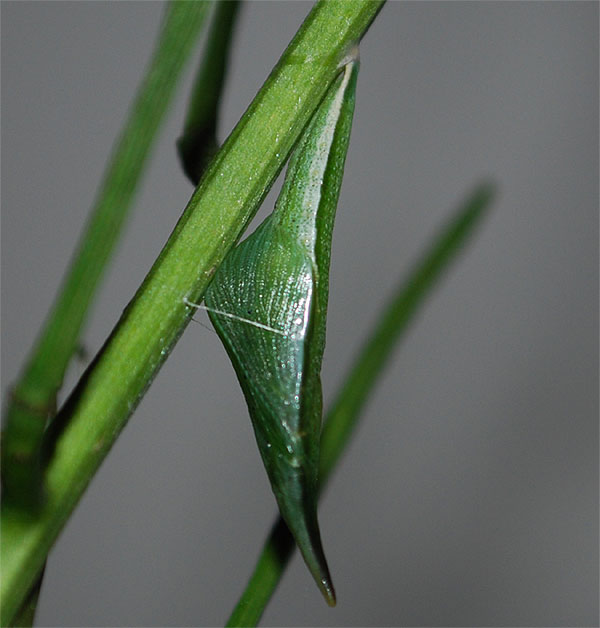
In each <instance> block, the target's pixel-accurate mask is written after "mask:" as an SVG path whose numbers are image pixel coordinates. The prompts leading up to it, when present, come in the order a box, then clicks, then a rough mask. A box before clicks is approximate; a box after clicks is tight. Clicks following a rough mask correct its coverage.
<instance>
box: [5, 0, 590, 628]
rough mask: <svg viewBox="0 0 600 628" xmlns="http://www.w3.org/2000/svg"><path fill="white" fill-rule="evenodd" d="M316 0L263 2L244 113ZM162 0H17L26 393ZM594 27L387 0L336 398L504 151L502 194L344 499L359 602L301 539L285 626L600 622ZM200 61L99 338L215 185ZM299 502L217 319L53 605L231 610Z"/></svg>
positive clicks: (338, 519) (343, 306)
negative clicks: (288, 499)
mask: <svg viewBox="0 0 600 628" xmlns="http://www.w3.org/2000/svg"><path fill="white" fill-rule="evenodd" d="M308 9H309V5H307V4H305V3H300V2H293V3H292V2H286V3H284V2H252V3H251V4H250V5H249V6H247V7H246V8H245V10H244V12H243V14H242V15H241V19H240V23H239V29H238V32H237V38H236V40H235V46H236V47H235V50H234V54H233V58H232V67H231V74H230V77H229V82H228V87H227V92H226V101H225V103H224V113H223V117H222V124H221V133H222V137H224V136H225V135H226V134H227V133H228V132H229V131H230V129H231V128H232V126H233V125H234V124H235V122H236V120H237V119H238V118H239V116H240V115H241V113H242V112H243V110H244V109H245V107H246V106H247V104H248V102H249V101H250V100H251V98H252V97H253V96H254V94H255V93H256V91H257V89H258V88H259V86H260V85H261V83H262V81H263V80H264V78H265V77H266V75H267V73H268V72H269V70H270V69H271V67H272V65H273V63H274V61H275V60H276V58H277V57H278V55H279V54H280V53H281V51H282V50H283V48H284V46H285V44H286V43H287V42H288V41H289V39H290V38H291V36H292V35H293V33H294V32H295V30H296V29H297V27H298V25H299V24H300V22H301V20H302V19H303V18H304V16H305V15H306V13H307V11H308ZM162 10H163V7H162V5H161V4H160V3H142V2H136V3H109V2H102V3H62V2H60V3H30V2H19V3H9V2H3V3H2V157H3V161H2V340H3V344H2V387H3V391H6V388H7V386H8V385H9V383H10V382H11V381H13V380H14V378H15V377H16V374H17V371H18V367H19V365H20V363H21V362H22V360H23V357H24V355H25V354H26V352H27V350H28V349H29V347H30V344H31V342H32V338H33V330H36V329H37V328H38V327H39V325H40V323H41V321H42V319H43V317H44V314H45V312H46V311H47V309H48V307H49V304H50V302H51V300H52V297H53V295H54V294H55V290H56V286H57V284H58V282H59V280H60V277H61V275H62V273H63V270H64V267H65V264H66V262H67V259H68V258H69V256H70V253H71V251H72V248H73V243H74V239H75V238H76V236H77V234H78V233H79V232H80V229H81V226H82V224H83V222H84V219H85V216H86V211H87V209H88V208H89V206H90V205H91V203H92V201H93V197H94V191H95V187H96V185H97V183H98V181H99V178H100V176H101V173H102V169H103V164H104V162H105V160H106V158H107V156H108V154H109V151H110V148H111V144H112V141H113V139H114V137H115V135H116V133H117V132H118V129H119V128H120V124H121V121H122V120H123V118H124V116H125V113H126V111H127V107H128V103H129V102H130V100H131V96H132V91H133V88H134V86H136V85H137V82H138V78H139V76H140V73H141V72H142V70H143V68H144V66H145V63H146V60H147V58H148V56H149V53H150V51H151V49H152V46H153V42H154V38H155V34H156V31H157V27H158V24H159V22H160V18H161V14H162ZM597 24H598V5H597V4H596V3H576V2H569V3H559V2H535V3H534V2H531V3H520V2H519V3H487V2H486V3H483V2H481V3H480V2H470V3H429V2H428V3H425V2H423V3H421V2H418V3H397V2H390V3H388V5H387V6H386V7H385V8H384V9H383V11H382V13H381V14H380V16H379V17H378V18H377V20H376V22H375V23H374V24H373V26H372V28H371V30H370V31H369V33H368V34H367V36H366V37H365V39H364V41H363V44H362V49H361V54H362V68H361V75H360V77H359V87H358V89H359V93H358V99H357V110H356V118H355V124H354V131H353V138H352V144H351V152H350V155H349V157H348V163H347V170H346V177H345V183H344V188H343V192H342V198H341V202H340V207H339V212H338V220H337V228H336V233H335V238H334V256H333V268H332V276H331V306H330V319H329V332H328V347H327V352H326V358H325V365H324V373H323V379H324V383H325V384H324V385H325V395H326V399H328V400H329V399H331V398H332V396H333V394H334V392H335V390H336V389H337V387H338V384H339V383H340V382H341V381H342V379H343V377H344V373H345V372H346V369H347V367H348V365H349V363H350V361H351V359H352V357H353V355H354V354H355V353H356V351H357V348H358V347H359V345H360V342H361V340H362V339H363V338H364V337H365V334H366V333H367V330H368V329H369V327H370V326H371V324H372V323H373V321H374V320H375V319H376V316H377V312H378V310H379V309H380V307H381V306H382V305H383V303H384V302H385V301H386V298H387V297H388V296H389V295H390V294H391V291H392V289H393V286H394V285H395V284H396V283H397V282H398V281H399V279H400V278H401V277H402V276H404V274H405V273H406V272H407V269H408V268H409V266H410V264H411V263H413V262H414V261H415V259H416V258H417V257H418V255H419V252H420V251H421V250H422V248H423V246H424V245H425V243H426V242H427V241H428V240H429V239H430V238H431V237H432V235H433V234H434V233H435V232H436V231H437V229H438V227H439V226H440V225H441V224H443V221H444V220H445V219H446V218H447V216H448V215H449V212H450V211H451V210H452V209H453V208H454V207H455V206H456V205H457V203H458V202H459V201H460V199H462V198H463V197H464V195H465V194H466V193H467V191H468V190H469V188H470V187H471V185H472V184H473V183H475V182H476V181H478V180H479V179H480V178H481V177H482V176H487V175H491V176H493V177H494V178H495V179H496V181H497V182H498V183H499V184H500V186H501V195H500V197H499V200H498V202H497V203H496V205H495V207H494V210H493V212H492V213H491V214H490V215H489V216H488V218H487V220H486V222H485V224H484V225H483V227H482V228H481V229H480V231H479V232H478V233H477V237H476V238H475V239H474V240H473V241H472V242H471V243H470V245H469V247H468V248H467V250H465V251H464V253H463V254H462V256H461V258H460V261H459V262H458V263H457V264H456V265H455V266H454V268H453V269H452V272H451V273H450V274H449V275H448V276H447V277H446V278H445V280H444V281H443V283H442V285H441V286H440V288H439V289H438V290H437V291H436V293H435V294H434V296H433V297H432V298H431V299H430V300H429V302H428V304H427V307H426V308H425V309H424V310H423V311H422V312H421V313H420V315H419V317H418V320H417V321H416V322H415V324H414V325H413V326H412V329H411V331H410V334H408V336H407V337H406V339H405V340H404V342H403V343H402V345H401V348H400V350H399V351H398V352H397V353H396V355H395V358H394V360H393V362H392V363H391V365H390V367H389V368H388V369H387V371H386V372H385V375H384V377H383V378H382V380H381V382H380V384H379V386H378V387H377V390H376V393H375V394H374V396H373V397H372V399H371V401H370V403H369V404H368V407H367V409H366V412H365V415H364V422H363V423H362V425H361V427H360V429H359V431H358V434H357V437H356V439H355V440H354V441H353V443H352V445H351V447H350V448H349V451H348V452H347V455H346V456H345V458H344V460H343V462H342V464H341V465H340V467H339V469H338V471H337V473H336V475H335V477H334V478H333V481H332V483H331V485H330V487H329V490H328V491H327V494H326V495H325V498H324V500H323V501H322V505H321V509H320V520H321V527H322V533H323V538H324V544H325V548H326V552H327V556H328V559H329V563H330V567H331V570H332V573H333V577H334V582H335V584H336V587H337V591H338V596H339V603H338V607H337V608H336V609H335V610H331V609H328V608H327V607H326V606H325V604H324V603H323V601H322V599H321V598H320V594H319V593H318V591H317V589H316V587H315V586H314V584H313V583H312V581H311V579H310V577H309V576H308V573H307V571H306V569H305V567H304V565H303V564H302V563H301V561H300V559H299V558H298V556H296V557H295V558H294V560H293V563H292V564H291V566H290V568H289V569H288V571H287V573H286V575H285V577H284V579H283V582H282V583H281V586H280V587H279V589H278V591H277V593H276V596H275V598H274V600H273V602H272V603H271V605H270V606H269V608H268V610H267V612H266V613H265V615H264V618H263V619H264V621H263V624H264V625H468V626H475V625H593V624H596V622H597V621H598V598H597V587H598V568H597V559H598V534H597V533H598V526H597V524H598V494H597V489H598V466H597V461H598V423H597V420H598V353H597V351H598V281H597V280H598V276H597V273H598V266H597V262H598V117H597V107H598V27H597ZM192 66H193V64H190V66H189V71H188V73H187V74H186V79H185V86H183V85H182V88H181V89H180V91H179V92H178V99H177V103H176V105H175V107H174V108H173V110H172V112H171V115H170V117H169V119H168V123H167V125H166V127H165V128H164V130H163V132H162V133H161V135H160V141H159V145H158V147H157V150H156V151H155V152H154V155H153V159H152V162H151V166H150V168H149V172H148V176H147V177H146V178H145V179H144V184H143V187H142V190H141V193H140V195H139V197H138V201H137V206H136V210H135V215H134V217H133V219H132V220H131V222H130V223H129V225H128V229H127V232H126V235H125V237H124V239H123V241H122V242H121V244H120V246H119V250H118V254H117V256H116V259H115V260H114V263H113V264H112V266H111V269H110V271H109V273H108V274H107V277H106V281H105V282H104V284H103V288H102V290H101V293H100V295H99V299H98V302H97V306H96V308H95V310H94V314H93V316H92V317H91V320H90V322H89V325H88V327H87V329H86V331H85V343H86V346H87V347H88V348H89V350H90V352H91V353H92V354H93V352H95V351H96V350H97V349H98V347H99V346H100V344H101V343H102V341H103V339H104V338H105V337H106V335H107V334H108V333H109V331H110V330H111V328H112V327H113V325H114V323H115V322H116V320H117V318H118V316H119V313H120V312H121V310H122V309H123V307H124V306H125V305H126V303H127V301H128V299H129V298H130V296H131V295H132V293H133V291H134V290H135V289H136V287H137V286H138V285H139V283H140V281H141V280H142V278H143V277H144V275H145V273H146V272H147V270H148V268H149V267H150V265H151V263H152V261H153V259H154V258H155V256H156V255H157V254H158V252H159V251H160V249H161V247H162V245H163V244H164V242H165V240H166V238H167V237H168V235H169V233H170V231H171V229H172V227H173V225H174V223H175V221H176V220H177V218H178V216H179V215H180V212H181V210H182V208H183V207H184V206H185V204H186V201H187V200H188V198H189V196H190V194H191V192H192V187H191V185H190V184H189V183H188V182H187V181H186V179H185V178H184V177H183V175H182V174H181V172H180V169H179V165H178V162H177V159H176V155H175V150H174V140H175V138H176V137H177V136H178V134H179V131H180V128H181V123H182V118H183V115H184V111H185V102H186V93H187V90H188V89H189V86H190V81H191V78H192V74H193V67H192ZM274 198H275V196H274V194H273V193H272V194H271V195H270V196H269V198H268V199H267V202H266V204H265V207H264V208H263V210H262V213H261V215H264V213H265V212H266V211H270V208H271V207H272V204H273V201H274ZM83 367H84V365H83V364H78V365H76V366H75V367H74V368H73V370H72V372H71V373H70V376H69V385H72V384H73V382H75V381H76V379H77V377H78V376H79V374H80V373H81V372H82V370H83ZM232 459H234V460H236V461H237V462H236V463H235V464H231V460H232ZM274 513H275V505H274V500H273V497H272V495H271V493H270V488H269V486H268V482H267V479H266V476H265V473H264V471H263V469H262V466H261V462H260V459H259V456H258V453H257V450H256V448H255V445H254V442H253V435H252V432H251V427H250V423H249V421H248V418H247V411H246V408H245V405H244V401H243V398H242V395H241V393H240V392H239V389H238V386H237V384H236V381H235V377H234V373H233V370H232V368H231V366H230V364H229V363H228V360H227V357H226V356H225V354H224V352H223V350H222V348H221V346H220V343H219V340H218V338H217V337H216V335H215V334H214V333H213V332H211V331H209V330H207V329H205V328H203V327H201V326H199V325H194V324H192V325H190V327H189V328H188V330H187V331H186V333H185V334H184V336H183V338H182V339H181V341H180V343H179V344H178V346H177V348H176V350H175V351H174V352H173V354H172V355H171V357H170V359H169V360H168V362H167V364H166V365H165V367H164V368H163V369H162V371H161V373H160V374H159V376H158V377H157V379H156V381H155V382H154V385H153V386H152V388H151V390H150V391H149V393H148V394H147V396H146V397H145V399H144V401H143V402H142V404H141V406H140V407H139V409H138V411H137V412H136V413H135V415H134V416H133V418H132V419H131V421H130V423H129V425H128V427H127V428H126V429H125V431H124V433H123V434H122V436H121V438H120V439H119V440H118V442H117V444H116V446H115V447H114V449H113V451H112V452H111V453H110V455H109V456H108V459H107V460H106V462H105V463H104V465H103V466H102V468H101V469H100V472H99V473H98V475H97V477H96V479H95V480H94V481H93V483H92V485H91V487H90V489H89V490H88V491H87V493H86V494H85V496H84V498H83V500H82V502H81V504H80V505H79V507H78V508H77V510H76V512H75V514H74V516H73V518H72V519H71V520H70V522H69V524H68V526H67V527H66V529H65V531H64V532H63V534H62V536H61V537H60V540H59V541H58V543H57V545H56V547H55V549H54V551H53V552H52V554H51V557H50V561H49V563H48V569H47V572H46V579H45V584H44V588H43V592H42V596H41V602H40V607H39V616H38V620H39V623H40V624H42V625H49V626H59V625H62V626H65V625H213V624H215V625H216V624H220V623H222V622H223V621H224V620H225V619H226V617H227V616H228V613H229V611H230V609H231V608H232V606H233V604H234V602H235V600H236V598H237V595H238V594H239V593H240V592H241V590H242V587H243V586H244V585H245V583H246V579H247V577H248V575H249V573H250V571H251V569H252V567H253V565H254V561H255V559H256V556H257V553H258V551H259V548H260V547H261V545H262V542H263V539H264V536H265V532H266V531H267V529H268V528H269V526H270V523H271V521H272V519H273V516H274Z"/></svg>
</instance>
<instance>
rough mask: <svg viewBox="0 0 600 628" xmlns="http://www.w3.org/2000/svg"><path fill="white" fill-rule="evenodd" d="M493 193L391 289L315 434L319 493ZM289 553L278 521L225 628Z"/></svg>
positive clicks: (266, 590) (238, 620)
mask: <svg viewBox="0 0 600 628" xmlns="http://www.w3.org/2000/svg"><path fill="white" fill-rule="evenodd" d="M492 197H493V188H492V187H491V186H490V185H481V186H479V187H478V188H476V190H475V191H474V192H473V193H472V194H471V196H470V197H469V198H468V199H467V201H466V203H465V204H464V205H463V206H462V207H461V208H460V209H459V211H458V212H457V213H456V214H455V216H454V217H453V218H452V219H451V220H450V222H449V224H448V225H447V226H446V227H445V229H443V231H442V232H441V234H440V235H439V236H438V237H437V238H436V239H435V241H434V242H433V243H432V245H431V246H430V247H429V248H428V249H427V251H426V252H425V255H424V256H423V258H422V260H421V261H420V262H419V263H418V264H417V266H416V267H415V268H414V270H413V271H412V272H411V273H410V274H409V276H408V279H407V280H406V281H405V282H404V283H403V284H402V285H401V286H400V288H399V289H398V290H397V292H396V294H395V296H394V298H393V299H392V301H391V303H390V304H389V305H388V306H387V308H386V309H385V310H384V312H383V314H382V316H381V317H380V319H379V322H378V323H377V325H376V326H375V329H374V331H373V333H372V334H371V336H370V337H369V338H368V340H367V342H366V343H365V345H364V348H363V350H362V351H361V352H360V354H359V356H358V358H357V359H356V361H355V363H354V366H353V367H352V368H351V370H350V374H349V376H348V378H347V379H346V380H345V383H344V385H343V387H342V389H341V391H340V393H339V394H338V397H337V400H336V401H335V402H334V404H333V407H332V409H331V410H330V412H329V413H328V415H327V420H326V422H325V425H324V428H323V433H322V435H321V464H320V482H321V484H320V488H321V490H322V489H323V487H324V486H325V484H326V482H327V480H328V478H329V476H330V474H331V472H332V470H333V468H334V467H335V464H336V463H337V461H338V460H339V458H340V456H341V454H342V452H343V450H344V448H345V446H346V444H347V443H348V440H349V439H350V436H351V435H352V432H353V430H354V428H355V426H356V423H357V421H358V418H359V416H360V411H361V409H362V407H363V405H364V403H365V401H366V399H367V397H368V395H369V394H370V393H371V392H372V390H373V388H374V384H375V383H376V381H377V377H378V375H379V373H380V372H381V370H382V369H383V367H384V366H385V364H386V362H387V361H388V359H389V358H390V356H391V355H392V352H393V350H394V348H395V346H396V344H397V342H398V341H399V340H400V338H401V337H402V335H403V334H404V333H405V332H406V331H407V329H408V326H409V323H410V321H411V320H412V318H413V316H414V315H415V313H416V312H417V311H418V309H419V308H420V307H421V306H422V305H423V303H424V301H425V299H426V297H427V296H428V295H429V294H430V293H431V290H432V288H433V287H434V285H435V283H436V282H437V280H438V279H439V278H440V277H441V275H442V274H443V272H444V271H446V270H447V269H448V267H449V266H450V264H451V262H452V261H453V260H454V259H455V258H456V256H457V254H458V253H459V252H460V250H461V249H462V247H463V245H464V244H465V243H466V241H467V238H468V237H469V236H470V235H471V234H472V233H473V231H474V229H475V227H476V225H477V224H478V223H479V221H480V219H481V217H482V216H483V214H484V212H485V210H486V209H487V208H488V207H489V206H490V203H491V200H492ZM293 550H294V542H293V540H292V537H291V535H290V533H289V531H288V529H287V527H286V526H285V524H284V523H283V521H282V520H281V519H279V520H278V521H277V522H276V523H275V525H274V526H273V528H272V530H271V533H270V535H269V537H268V538H267V541H266V543H265V545H264V547H263V550H262V552H261V555H260V557H259V559H258V562H257V564H256V567H255V569H254V572H253V573H252V576H251V577H250V580H249V582H248V584H247V586H246V589H245V590H244V592H243V594H242V596H241V598H240V600H239V601H238V603H237V605H236V607H235V609H234V611H233V613H232V615H231V617H230V618H229V621H228V622H227V626H256V625H257V624H258V622H259V620H260V618H261V616H262V613H263V612H264V609H265V608H266V605H267V603H268V602H269V600H270V598H271V596H272V595H273V592H274V591H275V588H276V587H277V584H278V583H279V580H280V579H281V576H282V575H283V572H284V570H285V566H286V564H287V562H288V560H289V558H290V557H291V555H292V552H293Z"/></svg>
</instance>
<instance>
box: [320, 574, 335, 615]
mask: <svg viewBox="0 0 600 628" xmlns="http://www.w3.org/2000/svg"><path fill="white" fill-rule="evenodd" d="M319 588H320V589H321V593H322V594H323V597H324V598H325V601H326V602H327V604H328V605H329V606H331V607H332V608H333V607H334V606H335V605H336V604H337V599H336V597H335V589H334V588H333V582H331V579H326V578H322V579H321V586H320V587H319Z"/></svg>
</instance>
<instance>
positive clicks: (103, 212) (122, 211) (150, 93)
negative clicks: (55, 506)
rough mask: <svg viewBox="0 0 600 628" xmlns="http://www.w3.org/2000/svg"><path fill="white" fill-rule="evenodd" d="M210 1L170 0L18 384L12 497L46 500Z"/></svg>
mask: <svg viewBox="0 0 600 628" xmlns="http://www.w3.org/2000/svg"><path fill="white" fill-rule="evenodd" d="M209 6H210V3H206V2H174V3H172V4H170V5H169V6H168V9H167V12H166V14H165V17H164V21H163V25H162V29H161V32H160V36H159V39H158V42H157V44H156V47H155V50H154V54H153V56H152V59H151V61H150V64H149V66H148V69H147V71H146V75H145V78H144V79H143V81H142V83H141V85H140V87H139V89H138V92H137V95H136V98H135V100H134V102H133V105H132V107H131V110H130V112H129V116H128V118H127V121H126V123H125V125H124V127H123V130H122V132H121V136H120V138H119V140H118V142H117V144H116V146H115V148H114V152H113V155H112V158H111V160H110V162H109V164H108V166H107V169H106V172H105V175H104V181H103V183H102V185H101V187H100V190H99V193H98V196H97V199H96V202H95V205H94V207H93V209H92V211H91V214H90V217H89V220H88V223H87V226H86V228H85V230H84V232H83V234H82V236H81V240H80V244H79V247H78V249H77V251H76V253H75V255H74V256H73V259H72V261H71V264H70V267H69V269H68V271H67V274H66V277H65V279H64V281H63V284H62V287H61V289H60V291H59V293H58V295H57V297H56V300H55V303H54V305H53V307H52V309H51V311H50V313H49V315H48V318H47V320H46V322H45V324H44V327H43V328H42V330H41V333H40V335H39V338H38V341H37V343H36V345H35V347H34V349H33V351H32V353H31V355H30V357H29V359H28V361H27V363H26V366H25V368H24V370H23V372H22V374H21V377H20V379H19V381H18V382H17V383H16V385H15V386H14V388H13V390H12V392H11V396H10V399H9V404H8V407H7V413H6V428H5V432H4V434H3V443H2V444H3V456H2V476H3V492H4V499H6V500H10V501H11V502H13V504H15V505H17V506H20V507H23V506H24V507H28V508H33V507H36V506H39V505H40V501H41V497H42V494H41V490H40V489H41V475H42V467H41V464H40V448H41V442H42V438H43V433H44V428H45V426H46V423H47V421H48V420H49V419H51V418H52V416H53V415H54V413H55V407H56V395H57V393H58V391H59V389H60V387H61V385H62V382H63V378H64V375H65V371H66V369H67V366H68V364H69V362H70V360H71V358H72V357H73V354H74V353H75V351H76V349H77V346H78V343H79V337H80V334H81V328H82V326H83V324H84V322H85V318H86V316H87V313H88V311H89V309H90V305H91V303H92V300H93V298H94V296H95V294H96V290H97V288H98V285H99V281H100V279H101V276H102V274H103V271H104V269H105V268H106V265H107V262H108V260H109V258H110V255H111V253H112V251H113V249H114V246H115V244H116V241H117V239H118V237H119V235H120V233H121V231H122V227H123V224H124V222H125V219H126V217H127V215H128V212H129V209H130V207H131V205H132V201H133V198H134V193H135V191H136V189H137V187H138V183H139V180H140V178H141V174H142V172H143V169H144V166H145V164H146V163H147V161H148V156H149V154H150V149H151V147H152V145H153V142H154V139H155V137H156V134H157V130H158V128H159V126H160V123H161V121H162V120H163V118H164V114H165V112H166V110H167V107H168V105H169V103H170V101H171V97H172V95H173V93H174V91H175V85H176V83H177V79H178V78H179V76H180V74H181V70H182V69H183V66H184V63H185V61H186V60H187V59H188V57H189V56H190V53H191V51H192V48H193V46H194V44H195V42H196V41H197V39H198V37H199V35H200V31H201V26H202V24H203V22H204V18H205V16H206V14H207V9H208V7H209Z"/></svg>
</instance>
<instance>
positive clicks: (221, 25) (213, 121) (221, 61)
mask: <svg viewBox="0 0 600 628" xmlns="http://www.w3.org/2000/svg"><path fill="white" fill-rule="evenodd" d="M239 8H240V3H239V0H221V1H219V2H216V3H215V10H214V15H213V16H212V19H211V24H210V28H209V31H208V40H207V42H206V45H205V48H204V51H203V54H202V61H201V64H200V68H199V70H198V74H197V75H196V79H195V81H194V87H193V89H192V96H191V98H190V103H189V105H188V110H187V116H186V120H185V125H184V128H183V135H182V136H181V137H180V138H179V140H178V142H177V148H178V151H179V157H180V159H181V164H182V166H183V170H184V171H185V174H186V175H187V176H188V178H189V179H190V181H191V182H192V183H193V184H194V185H198V182H199V181H200V177H201V175H202V173H203V172H204V170H205V168H206V166H207V165H208V162H209V161H210V159H211V158H212V157H213V156H214V154H215V153H216V152H217V149H218V148H219V142H218V139H217V123H218V117H219V103H220V100H221V94H222V92H223V85H224V83H225V76H226V73H227V64H228V60H229V52H230V48H231V38H232V35H233V31H234V28H235V23H236V19H237V15H238V11H239Z"/></svg>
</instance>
